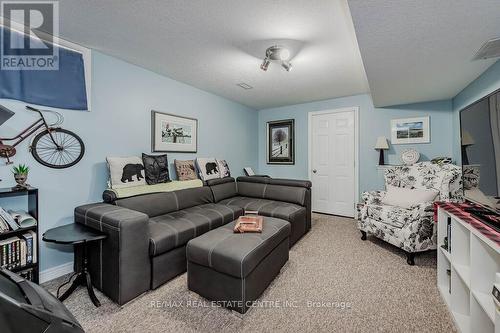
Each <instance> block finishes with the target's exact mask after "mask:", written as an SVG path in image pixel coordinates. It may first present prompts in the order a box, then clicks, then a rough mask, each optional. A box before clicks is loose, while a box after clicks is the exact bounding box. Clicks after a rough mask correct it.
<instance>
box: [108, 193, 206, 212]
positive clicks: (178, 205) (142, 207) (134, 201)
mask: <svg viewBox="0 0 500 333" xmlns="http://www.w3.org/2000/svg"><path fill="white" fill-rule="evenodd" d="M212 202H214V200H213V196H212V192H211V191H210V188H209V187H208V186H203V187H197V188H189V189H185V190H179V191H173V192H161V193H150V194H144V195H138V196H135V197H129V198H123V199H118V200H116V201H115V204H116V205H117V206H121V207H126V208H129V209H132V210H136V211H138V212H141V213H144V214H146V215H148V216H149V217H150V218H151V217H155V216H159V215H163V214H168V213H171V212H175V211H177V210H181V209H185V208H189V207H194V206H198V205H203V204H207V203H212Z"/></svg>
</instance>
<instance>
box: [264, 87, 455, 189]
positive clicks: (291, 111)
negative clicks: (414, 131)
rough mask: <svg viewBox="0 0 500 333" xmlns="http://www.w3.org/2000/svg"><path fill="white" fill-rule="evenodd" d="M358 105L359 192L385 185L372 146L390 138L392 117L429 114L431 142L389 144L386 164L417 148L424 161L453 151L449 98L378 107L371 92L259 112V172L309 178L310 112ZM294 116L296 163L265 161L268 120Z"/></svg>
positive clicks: (394, 161) (397, 160)
mask: <svg viewBox="0 0 500 333" xmlns="http://www.w3.org/2000/svg"><path fill="white" fill-rule="evenodd" d="M351 106H358V107H359V130H360V135H359V142H360V147H359V159H360V160H359V173H360V175H359V187H360V192H362V191H364V190H370V189H380V188H382V186H383V179H382V172H381V171H380V170H378V169H377V164H378V156H379V155H378V152H377V151H375V150H374V149H373V147H374V145H375V141H376V140H377V137H378V136H385V137H387V138H388V139H389V140H390V133H391V132H390V120H391V119H395V118H405V117H420V116H426V115H429V116H430V123H431V143H430V144H417V145H390V150H389V152H386V163H388V164H401V162H400V160H399V155H400V153H401V151H402V150H404V149H407V148H410V147H411V148H415V149H417V150H418V151H419V152H420V154H421V160H429V159H432V158H434V157H437V156H451V154H452V139H451V135H452V132H453V130H452V104H451V101H450V100H447V101H438V102H428V103H418V104H411V105H402V106H394V107H390V108H375V107H374V106H373V102H372V99H371V96H370V95H357V96H350V97H342V98H336V99H330V100H325V101H318V102H311V103H305V104H297V105H291V106H284V107H279V108H273V109H264V110H260V111H259V170H258V171H259V173H261V174H269V175H271V176H274V177H290V178H302V179H307V178H308V174H307V169H308V153H307V146H308V142H307V141H308V124H307V122H308V112H311V111H322V110H330V109H337V108H343V107H351ZM288 118H294V119H295V141H296V146H295V149H296V154H295V155H296V156H295V165H290V166H285V165H268V164H267V163H266V139H265V137H266V122H268V121H271V120H279V119H288Z"/></svg>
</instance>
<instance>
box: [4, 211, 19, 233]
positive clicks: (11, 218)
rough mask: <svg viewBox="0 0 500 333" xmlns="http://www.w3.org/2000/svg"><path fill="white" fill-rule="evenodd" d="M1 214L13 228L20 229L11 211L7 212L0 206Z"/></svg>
mask: <svg viewBox="0 0 500 333" xmlns="http://www.w3.org/2000/svg"><path fill="white" fill-rule="evenodd" d="M0 216H1V217H2V219H3V220H4V221H5V222H7V224H8V225H9V227H10V229H11V230H17V229H19V226H18V225H17V223H16V220H14V218H13V217H12V216H11V215H10V214H9V213H7V212H6V211H5V210H4V209H3V208H2V207H0Z"/></svg>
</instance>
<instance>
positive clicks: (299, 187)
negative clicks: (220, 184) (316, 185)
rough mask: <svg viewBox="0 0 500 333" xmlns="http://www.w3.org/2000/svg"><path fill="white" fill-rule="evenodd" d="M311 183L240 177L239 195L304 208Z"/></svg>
mask: <svg viewBox="0 0 500 333" xmlns="http://www.w3.org/2000/svg"><path fill="white" fill-rule="evenodd" d="M310 187H311V182H309V181H295V180H284V179H273V178H264V177H238V182H237V188H238V195H241V196H245V197H253V198H262V199H269V200H277V201H284V202H290V203H294V204H297V205H301V206H304V205H305V204H306V198H307V194H308V193H307V191H308V190H309V188H310Z"/></svg>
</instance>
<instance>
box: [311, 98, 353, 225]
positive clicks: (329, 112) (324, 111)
mask: <svg viewBox="0 0 500 333" xmlns="http://www.w3.org/2000/svg"><path fill="white" fill-rule="evenodd" d="M340 112H353V113H354V207H353V213H354V216H353V217H354V218H356V205H357V204H358V202H359V106H351V107H345V108H339V109H330V110H322V111H310V112H309V113H308V115H307V130H308V134H307V160H308V163H307V175H308V178H309V180H310V181H312V167H311V164H312V134H313V133H312V117H313V116H316V115H322V114H333V113H340ZM313 186H314V184H313ZM311 205H312V199H311Z"/></svg>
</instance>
